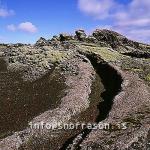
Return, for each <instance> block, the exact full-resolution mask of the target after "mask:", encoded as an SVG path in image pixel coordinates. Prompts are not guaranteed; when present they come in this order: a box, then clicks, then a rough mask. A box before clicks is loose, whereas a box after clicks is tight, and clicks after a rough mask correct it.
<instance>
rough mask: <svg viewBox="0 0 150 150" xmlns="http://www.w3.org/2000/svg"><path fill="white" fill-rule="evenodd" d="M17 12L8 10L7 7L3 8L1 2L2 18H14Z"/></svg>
mask: <svg viewBox="0 0 150 150" xmlns="http://www.w3.org/2000/svg"><path fill="white" fill-rule="evenodd" d="M14 14H15V12H14V10H11V9H7V8H6V7H3V6H2V5H1V1H0V17H4V18H5V17H9V16H12V15H14Z"/></svg>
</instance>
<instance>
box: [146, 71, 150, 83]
mask: <svg viewBox="0 0 150 150" xmlns="http://www.w3.org/2000/svg"><path fill="white" fill-rule="evenodd" d="M145 80H146V81H150V73H149V74H148V75H147V76H146V77H145Z"/></svg>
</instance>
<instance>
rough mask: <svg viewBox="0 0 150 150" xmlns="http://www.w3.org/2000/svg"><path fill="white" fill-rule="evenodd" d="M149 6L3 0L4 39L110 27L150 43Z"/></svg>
mask: <svg viewBox="0 0 150 150" xmlns="http://www.w3.org/2000/svg"><path fill="white" fill-rule="evenodd" d="M149 10H150V0H37V1H35V0H25V1H24V0H22V1H21V0H0V42H5V43H17V42H23V43H34V42H35V41H36V40H37V39H38V38H39V37H41V36H42V37H45V38H47V39H48V38H51V37H52V36H53V35H57V34H59V33H62V32H64V33H74V31H75V30H76V29H80V28H82V29H85V30H86V32H87V33H91V32H92V31H93V30H94V29H96V28H107V29H111V30H115V31H118V32H120V33H122V34H124V35H126V36H127V37H129V38H131V39H133V40H138V41H142V42H146V43H149V42H150V19H149V18H150V11H149Z"/></svg>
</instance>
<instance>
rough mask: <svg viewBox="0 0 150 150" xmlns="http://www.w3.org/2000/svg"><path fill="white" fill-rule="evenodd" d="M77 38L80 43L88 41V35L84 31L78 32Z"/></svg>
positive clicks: (76, 32)
mask: <svg viewBox="0 0 150 150" xmlns="http://www.w3.org/2000/svg"><path fill="white" fill-rule="evenodd" d="M75 34H76V35H75V38H76V39H77V40H79V41H85V40H86V34H85V31H84V30H81V29H80V30H77V31H75Z"/></svg>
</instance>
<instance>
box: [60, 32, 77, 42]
mask: <svg viewBox="0 0 150 150" xmlns="http://www.w3.org/2000/svg"><path fill="white" fill-rule="evenodd" d="M73 39H74V37H73V36H71V35H69V34H66V33H61V34H60V41H69V40H73Z"/></svg>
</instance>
